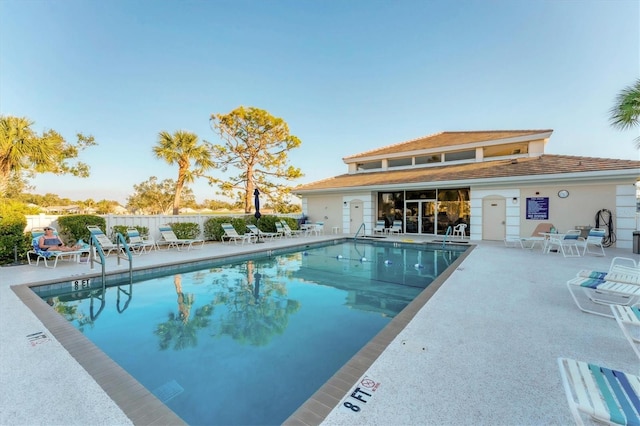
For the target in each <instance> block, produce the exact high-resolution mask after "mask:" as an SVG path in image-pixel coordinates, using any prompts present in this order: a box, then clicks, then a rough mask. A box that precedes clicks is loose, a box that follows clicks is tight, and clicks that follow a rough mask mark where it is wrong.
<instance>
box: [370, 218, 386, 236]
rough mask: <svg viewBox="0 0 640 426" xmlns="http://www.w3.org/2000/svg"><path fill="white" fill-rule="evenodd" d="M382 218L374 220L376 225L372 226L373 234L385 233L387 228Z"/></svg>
mask: <svg viewBox="0 0 640 426" xmlns="http://www.w3.org/2000/svg"><path fill="white" fill-rule="evenodd" d="M385 225H386V224H385V222H384V220H379V221H377V222H376V226H374V228H373V234H374V235H375V234H385V233H386V232H387V228H386V226H385Z"/></svg>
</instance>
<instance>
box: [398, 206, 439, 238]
mask: <svg viewBox="0 0 640 426" xmlns="http://www.w3.org/2000/svg"><path fill="white" fill-rule="evenodd" d="M435 212H436V202H435V201H422V200H420V201H407V202H406V203H405V217H404V220H405V230H404V232H405V233H407V234H430V235H431V234H433V233H434V230H435V227H434V222H435V218H436V216H435Z"/></svg>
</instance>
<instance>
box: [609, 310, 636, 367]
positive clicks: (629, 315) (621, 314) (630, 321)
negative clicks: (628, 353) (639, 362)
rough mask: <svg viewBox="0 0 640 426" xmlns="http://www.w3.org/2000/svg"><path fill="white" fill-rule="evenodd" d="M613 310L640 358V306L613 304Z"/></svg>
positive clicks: (625, 335) (623, 331) (623, 332)
mask: <svg viewBox="0 0 640 426" xmlns="http://www.w3.org/2000/svg"><path fill="white" fill-rule="evenodd" d="M611 312H613V317H614V318H615V319H616V322H617V323H618V325H619V326H620V329H621V330H622V334H624V337H625V338H626V339H627V341H628V342H629V343H630V344H631V347H632V348H633V351H634V352H635V353H636V356H637V357H638V358H640V307H638V306H620V305H611Z"/></svg>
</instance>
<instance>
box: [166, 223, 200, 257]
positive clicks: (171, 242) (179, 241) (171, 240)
mask: <svg viewBox="0 0 640 426" xmlns="http://www.w3.org/2000/svg"><path fill="white" fill-rule="evenodd" d="M158 229H159V230H160V238H161V239H160V241H158V242H157V243H156V246H157V245H159V244H162V245H166V246H167V250H169V249H170V248H171V247H175V248H177V249H178V251H180V249H182V248H185V247H187V251H189V250H191V249H192V248H193V247H194V245H198V244H199V245H200V247H202V246H204V240H199V239H190V238H178V237H177V236H176V234H175V233H174V232H173V229H171V227H170V226H169V225H162V226H160V227H159V228H158Z"/></svg>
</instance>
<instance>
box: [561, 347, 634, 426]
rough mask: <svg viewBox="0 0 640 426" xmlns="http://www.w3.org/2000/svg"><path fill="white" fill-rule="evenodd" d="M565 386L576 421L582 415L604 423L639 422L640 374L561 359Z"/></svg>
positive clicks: (580, 421)
mask: <svg viewBox="0 0 640 426" xmlns="http://www.w3.org/2000/svg"><path fill="white" fill-rule="evenodd" d="M558 366H559V367H560V376H561V377H562V385H563V386H564V391H565V394H566V397H567V402H568V403H569V408H570V410H571V414H573V418H574V420H575V422H576V424H579V425H581V424H584V422H583V419H582V417H583V416H587V417H591V419H592V420H595V421H597V422H603V423H605V424H620V425H631V424H633V425H637V424H639V423H640V417H639V416H638V412H639V411H640V401H639V396H640V395H639V391H638V390H639V389H640V377H638V376H635V375H632V374H627V373H623V372H622V371H617V370H611V369H609V368H605V367H601V366H599V365H595V364H588V363H586V362H582V361H576V360H573V359H569V358H558Z"/></svg>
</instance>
